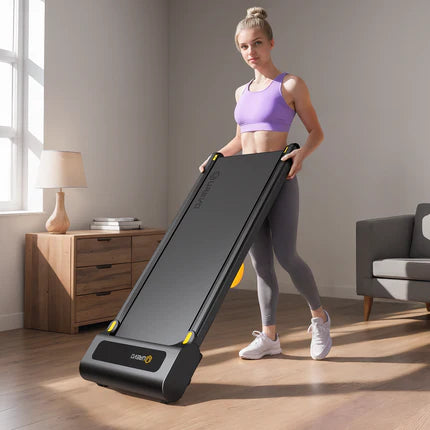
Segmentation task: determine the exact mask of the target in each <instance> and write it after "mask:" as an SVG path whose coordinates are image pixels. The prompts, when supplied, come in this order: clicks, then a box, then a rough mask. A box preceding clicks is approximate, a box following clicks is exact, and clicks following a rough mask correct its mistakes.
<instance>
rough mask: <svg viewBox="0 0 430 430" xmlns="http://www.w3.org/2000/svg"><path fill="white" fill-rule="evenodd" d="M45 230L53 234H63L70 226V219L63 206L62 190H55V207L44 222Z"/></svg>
mask: <svg viewBox="0 0 430 430" xmlns="http://www.w3.org/2000/svg"><path fill="white" fill-rule="evenodd" d="M45 227H46V230H47V231H49V233H53V234H64V233H65V232H66V231H67V230H68V229H69V227H70V221H69V218H68V217H67V214H66V208H65V206H64V192H63V191H57V197H56V200H55V209H54V212H52V215H51V216H50V217H49V218H48V221H46V224H45Z"/></svg>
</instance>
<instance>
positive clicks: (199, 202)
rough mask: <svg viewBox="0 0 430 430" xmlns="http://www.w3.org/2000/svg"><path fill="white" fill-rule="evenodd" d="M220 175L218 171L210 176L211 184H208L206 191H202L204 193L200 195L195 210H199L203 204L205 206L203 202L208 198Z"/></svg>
mask: <svg viewBox="0 0 430 430" xmlns="http://www.w3.org/2000/svg"><path fill="white" fill-rule="evenodd" d="M219 175H220V172H219V170H216V171H215V172H213V173H212V174H211V175H210V176H209V182H208V183H207V184H206V187H205V188H204V190H203V191H202V193H201V194H200V196H199V198H198V199H197V202H196V203H195V204H194V208H195V209H199V208H200V207H201V206H202V204H203V200H204V199H205V198H206V196H207V195H208V193H209V191H210V190H211V188H212V185H213V184H214V182H215V179H216V178H218V176H219Z"/></svg>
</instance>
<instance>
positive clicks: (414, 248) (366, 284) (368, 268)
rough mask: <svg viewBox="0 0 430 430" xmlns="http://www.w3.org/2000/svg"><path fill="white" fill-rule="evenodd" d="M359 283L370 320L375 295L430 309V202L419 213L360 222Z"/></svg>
mask: <svg viewBox="0 0 430 430" xmlns="http://www.w3.org/2000/svg"><path fill="white" fill-rule="evenodd" d="M356 282H357V284H356V291H357V294H358V295H362V296H364V319H365V320H366V321H367V320H368V319H369V315H370V311H371V309H372V304H373V298H374V297H379V298H387V299H397V300H405V301H414V302H423V303H425V304H426V307H427V310H428V311H430V203H421V204H419V205H418V206H417V210H416V213H415V215H413V214H411V215H399V216H392V217H387V218H376V219H367V220H361V221H357V223H356Z"/></svg>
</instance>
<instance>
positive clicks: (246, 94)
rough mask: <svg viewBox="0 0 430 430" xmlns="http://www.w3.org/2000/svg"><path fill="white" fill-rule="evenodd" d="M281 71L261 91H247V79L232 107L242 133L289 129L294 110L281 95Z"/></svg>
mask: <svg viewBox="0 0 430 430" xmlns="http://www.w3.org/2000/svg"><path fill="white" fill-rule="evenodd" d="M285 75H287V73H281V74H280V75H278V76H277V77H276V78H275V79H273V81H272V82H271V83H270V85H269V86H268V87H266V88H265V89H264V90H261V91H249V85H250V83H251V82H252V80H251V81H249V82H248V83H247V84H246V86H245V89H244V90H243V92H242V95H241V96H240V98H239V101H238V102H237V104H236V108H235V109H234V119H235V120H236V122H237V123H238V124H239V126H240V131H241V132H242V133H244V132H247V131H256V130H270V131H289V130H290V126H291V123H292V122H293V119H294V115H295V114H296V111H295V110H294V109H291V107H290V106H288V104H287V103H286V101H285V100H284V97H283V96H282V81H283V79H284V76H285Z"/></svg>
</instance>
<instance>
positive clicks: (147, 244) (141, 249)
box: [132, 234, 164, 262]
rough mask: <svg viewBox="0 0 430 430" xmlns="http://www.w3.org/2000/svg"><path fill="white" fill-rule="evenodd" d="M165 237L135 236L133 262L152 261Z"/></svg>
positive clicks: (154, 235) (160, 235) (152, 235)
mask: <svg viewBox="0 0 430 430" xmlns="http://www.w3.org/2000/svg"><path fill="white" fill-rule="evenodd" d="M163 237H164V235H163V234H151V235H148V236H134V237H133V242H132V257H133V259H132V261H133V262H134V261H145V260H150V259H151V257H152V254H153V253H154V252H155V250H156V249H157V247H158V245H159V244H160V242H161V240H162V239H163Z"/></svg>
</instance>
